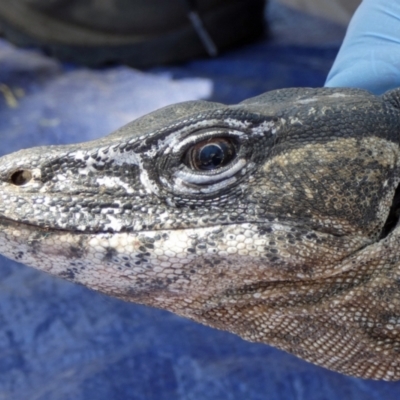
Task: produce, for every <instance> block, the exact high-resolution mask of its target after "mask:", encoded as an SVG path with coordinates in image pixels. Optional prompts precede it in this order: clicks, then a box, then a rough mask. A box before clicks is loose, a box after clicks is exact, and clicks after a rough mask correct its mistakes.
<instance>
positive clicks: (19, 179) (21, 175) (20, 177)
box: [10, 169, 32, 186]
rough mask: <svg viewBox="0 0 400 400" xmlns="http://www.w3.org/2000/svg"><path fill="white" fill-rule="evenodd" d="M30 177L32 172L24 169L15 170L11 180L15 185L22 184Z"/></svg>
mask: <svg viewBox="0 0 400 400" xmlns="http://www.w3.org/2000/svg"><path fill="white" fill-rule="evenodd" d="M31 179H32V172H31V171H28V170H26V169H22V170H19V171H15V172H14V173H13V174H12V175H11V177H10V180H11V182H12V183H13V184H14V185H16V186H23V185H25V184H26V183H28V182H29V181H30V180H31Z"/></svg>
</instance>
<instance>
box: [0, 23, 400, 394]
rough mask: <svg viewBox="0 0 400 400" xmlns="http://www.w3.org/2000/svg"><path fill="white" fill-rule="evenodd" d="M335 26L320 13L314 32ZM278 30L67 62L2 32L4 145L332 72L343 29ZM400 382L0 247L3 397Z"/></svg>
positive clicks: (371, 389) (261, 390) (339, 387)
mask: <svg viewBox="0 0 400 400" xmlns="http://www.w3.org/2000/svg"><path fill="white" fill-rule="evenodd" d="M278 16H279V15H278ZM272 22H273V21H272ZM306 25H307V24H306ZM291 26H292V29H295V28H293V26H294V25H293V24H292V25H291ZM307 27H309V24H308V25H307ZM326 27H327V25H326V24H324V23H319V24H317V25H314V28H315V31H314V32H313V34H315V35H321V32H322V31H321V29H327V28H326ZM278 28H279V27H278ZM318 29H319V31H318ZM276 32H280V35H281V36H279V37H277V38H276V37H275V38H272V39H271V38H270V39H265V40H264V41H261V42H259V43H256V44H253V45H250V46H247V47H245V48H242V49H239V50H235V51H233V52H230V53H227V54H224V55H222V56H221V57H220V58H218V59H214V60H208V59H207V60H197V61H193V62H189V63H187V64H184V65H179V66H172V67H168V68H155V69H153V70H151V71H146V72H140V71H135V70H133V69H130V68H128V67H124V66H115V67H110V68H106V69H98V70H89V69H86V68H82V67H77V66H71V65H62V64H60V63H58V62H57V61H54V60H52V59H49V58H47V57H46V56H44V55H41V54H40V53H39V52H36V51H26V50H18V49H15V48H13V47H12V46H11V45H9V44H7V43H6V42H4V41H3V42H0V139H1V147H0V154H1V155H2V154H6V153H9V152H11V151H15V150H18V149H20V148H26V147H30V146H33V145H47V144H61V143H71V142H77V141H85V140H90V139H94V138H96V137H99V136H102V135H105V134H107V133H109V132H111V131H112V130H113V129H116V128H118V127H119V126H121V125H123V124H125V123H127V122H128V121H130V120H132V119H134V118H136V117H138V116H140V115H142V114H144V113H147V112H149V111H151V110H153V109H156V108H159V107H162V106H164V105H167V104H169V103H173V102H178V101H185V100H191V99H212V100H214V101H221V102H226V103H234V102H237V101H240V100H243V99H245V98H247V97H250V96H255V95H257V94H260V93H262V92H264V91H267V90H271V89H275V88H281V87H289V86H322V85H323V83H324V80H325V77H326V74H327V72H328V70H329V67H330V65H331V64H332V62H333V59H334V56H335V54H336V52H337V50H338V42H337V43H336V44H333V45H332V43H331V45H329V44H326V43H328V42H329V40H326V41H325V44H324V45H321V43H311V44H310V43H308V44H307V43H296V40H290V34H291V32H292V34H293V32H295V31H293V30H292V31H290V29H289V27H287V29H286V30H282V29H281V30H280V31H279V29H277V31H276ZM282 35H286V39H288V40H283V39H282ZM399 393H400V384H397V383H385V382H373V381H363V380H360V379H355V378H350V377H346V376H342V375H339V374H337V373H334V372H330V371H327V370H325V369H322V368H319V367H316V366H313V365H311V364H308V363H306V362H304V361H301V360H299V359H297V358H295V357H293V356H291V355H289V354H286V353H283V352H281V351H278V350H276V349H273V348H270V347H269V346H266V345H261V344H254V343H248V342H245V341H243V340H242V339H240V338H239V337H236V336H234V335H231V334H229V333H226V332H221V331H217V330H214V329H210V328H207V327H204V326H201V325H198V324H195V323H193V322H190V321H188V320H184V319H182V318H179V317H177V316H175V315H172V314H170V313H167V312H164V311H160V310H155V309H151V308H147V307H143V306H138V305H135V304H129V303H124V302H122V301H119V300H116V299H112V298H108V297H106V296H103V295H101V294H98V293H95V292H92V291H90V290H88V289H86V288H84V287H80V286H77V285H73V284H70V283H68V282H65V281H62V280H59V279H56V278H53V277H51V276H48V275H46V274H44V273H41V272H39V271H36V270H33V269H31V268H28V267H25V266H23V265H20V264H17V263H15V262H11V261H9V260H7V259H5V258H0V400H3V399H13V400H14V399H16V400H67V399H68V400H69V399H71V400H72V399H73V400H87V399H96V400H142V399H146V400H153V399H154V400H172V399H173V400H199V399H201V400H208V399H210V400H218V399H224V400H239V399H240V400H243V399H246V400H265V399H267V400H286V399H291V400H292V399H293V400H303V399H307V400H323V399H324V400H337V399H363V400H381V399H385V400H391V399H398V398H399Z"/></svg>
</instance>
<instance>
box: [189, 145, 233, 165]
mask: <svg viewBox="0 0 400 400" xmlns="http://www.w3.org/2000/svg"><path fill="white" fill-rule="evenodd" d="M234 156H235V146H234V145H233V143H232V142H231V141H230V140H228V139H227V138H216V139H208V140H204V141H202V142H199V143H197V144H196V145H194V146H193V147H191V148H190V149H189V151H188V153H187V155H186V159H188V160H187V161H188V162H187V164H189V166H190V167H192V168H193V169H195V170H200V171H212V170H215V169H217V168H221V167H224V166H225V165H227V164H228V163H229V162H230V161H232V159H233V158H234Z"/></svg>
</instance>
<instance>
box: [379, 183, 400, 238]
mask: <svg viewBox="0 0 400 400" xmlns="http://www.w3.org/2000/svg"><path fill="white" fill-rule="evenodd" d="M399 219H400V185H398V186H397V189H396V191H395V193H394V196H393V200H392V204H391V206H390V211H389V215H388V217H387V219H386V222H385V224H384V225H383V228H382V231H381V234H380V236H379V239H380V240H381V239H384V238H386V237H387V236H388V235H389V234H390V233H391V232H393V231H394V229H395V228H396V226H397V225H398V223H399Z"/></svg>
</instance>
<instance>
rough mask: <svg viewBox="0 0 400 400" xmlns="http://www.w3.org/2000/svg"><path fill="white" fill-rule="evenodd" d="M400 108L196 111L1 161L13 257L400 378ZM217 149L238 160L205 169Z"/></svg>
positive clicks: (297, 93) (390, 101) (312, 105)
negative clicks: (399, 223) (210, 152)
mask: <svg viewBox="0 0 400 400" xmlns="http://www.w3.org/2000/svg"><path fill="white" fill-rule="evenodd" d="M399 93H400V91H392V92H389V93H387V94H386V95H384V96H381V97H376V96H373V95H371V94H369V93H368V92H366V91H362V90H355V89H285V90H278V91H273V92H269V93H266V94H264V95H261V96H258V97H256V98H253V99H249V100H247V101H245V102H243V103H240V104H238V105H235V106H225V105H222V104H216V103H207V102H188V103H182V104H177V105H173V106H170V107H167V108H164V109H162V110H159V111H156V112H154V113H152V114H149V115H147V116H145V117H143V118H140V119H139V120H137V121H134V122H132V123H131V124H129V125H127V126H125V127H123V128H121V129H120V130H118V131H117V132H115V133H113V134H112V135H109V136H107V137H105V138H102V139H99V140H96V141H92V142H88V143H83V144H78V145H70V146H49V147H45V148H44V147H40V148H33V149H28V150H22V151H20V152H17V153H14V154H11V155H8V156H5V157H3V158H1V159H0V188H1V192H0V225H1V231H0V252H1V253H2V254H4V255H6V256H7V257H9V258H12V259H14V260H18V261H20V262H22V263H25V264H27V265H30V266H33V267H35V268H38V269H40V270H43V271H46V272H48V273H50V274H53V275H56V276H59V277H62V278H65V279H68V280H71V281H73V282H78V283H81V284H84V285H86V286H88V287H90V288H92V289H94V290H98V291H101V292H103V293H106V294H109V295H112V296H115V297H118V298H121V299H124V300H128V301H134V302H138V303H143V304H147V305H150V306H154V307H159V308H163V309H167V310H170V311H173V312H175V313H177V314H179V315H183V316H186V317H188V318H191V319H193V320H195V321H199V322H201V323H204V324H208V325H211V326H214V327H216V328H219V329H224V330H228V331H231V332H234V333H237V334H238V335H240V336H242V337H243V338H245V339H247V340H251V341H258V342H265V343H269V344H271V345H273V346H276V347H278V348H280V349H284V350H286V351H289V352H291V353H293V354H296V355H297V356H299V357H301V358H304V359H306V360H308V361H311V362H313V363H316V364H319V365H322V366H325V367H327V368H330V369H333V370H336V371H339V372H342V373H345V374H350V375H354V376H358V377H363V378H374V379H385V380H396V379H400V353H399V352H400V261H399V258H400V250H399V248H400V246H399V240H400V229H399V228H397V221H398V213H397V209H398V206H399V203H400V201H399V193H398V192H399V191H396V189H397V187H398V185H399V182H400V163H399V155H400V149H399V141H400V135H399V127H400V110H399V106H398V103H399V101H398V97H399ZM221 138H222V139H221ZM221 140H222V142H221ZM210 143H211V144H212V143H214V144H215V143H217V144H218V146H220V147H221V146H222V147H224V146H225V150H223V154H224V155H225V156H226V158H225V159H224V161H223V162H221V163H219V161H218V160H217V162H215V158H213V159H212V160H213V162H214V164H212V166H211V167H209V166H208V167H207V168H208V169H200V170H199V169H198V166H199V161H198V160H199V157H200V156H199V157H198V158H195V157H194V156H193V155H194V154H200V153H201V152H203V150H199V151H200V153H196V151H197V150H196V149H199V148H200V149H203V146H204V148H205V147H206V146H210ZM221 143H222V144H221ZM208 148H209V147H208ZM212 148H213V149H215V147H212ZM227 149H228V150H227ZM213 151H214V150H213ZM204 154H205V153H201V157H203V156H204ZM227 154H228V155H227ZM192 156H193V157H192ZM204 157H206V159H207V157H214V156H209V155H208V156H207V155H206V156H204ZM193 160H194V161H193ZM202 160H203V159H202ZM207 160H208V159H207ZM207 160H206V161H207ZM203 161H204V160H203ZM207 162H208V161H207ZM201 165H202V168H203V166H204V165H203V164H201Z"/></svg>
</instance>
